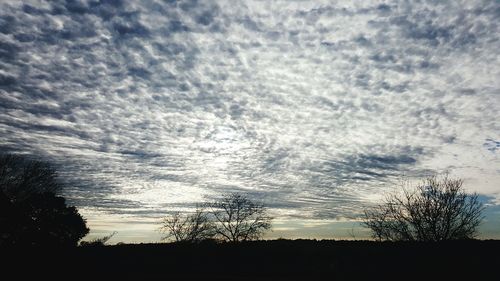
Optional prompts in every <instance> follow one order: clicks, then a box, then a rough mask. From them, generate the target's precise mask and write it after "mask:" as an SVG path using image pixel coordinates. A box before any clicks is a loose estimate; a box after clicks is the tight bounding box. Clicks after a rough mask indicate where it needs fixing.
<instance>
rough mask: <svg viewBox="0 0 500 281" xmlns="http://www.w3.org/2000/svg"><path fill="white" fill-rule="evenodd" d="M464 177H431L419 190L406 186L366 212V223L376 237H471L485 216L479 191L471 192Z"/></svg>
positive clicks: (426, 239) (389, 238)
mask: <svg viewBox="0 0 500 281" xmlns="http://www.w3.org/2000/svg"><path fill="white" fill-rule="evenodd" d="M462 185H463V180H461V179H450V178H448V177H446V176H445V177H442V178H438V177H430V178H427V179H425V180H424V181H423V182H422V183H421V184H419V185H418V186H417V187H416V188H415V189H408V188H403V192H402V193H401V194H393V195H390V196H388V197H387V198H386V200H385V202H384V203H383V204H381V205H378V206H376V207H375V208H373V209H371V210H366V211H365V219H364V222H363V224H364V226H366V227H368V228H369V229H371V231H372V235H373V237H374V238H376V239H378V240H390V241H443V240H456V239H471V238H474V237H476V235H477V228H478V226H479V224H480V223H481V220H482V219H483V216H482V211H483V209H484V208H483V205H482V204H481V202H480V201H479V199H478V196H477V194H475V193H474V194H468V193H466V192H465V191H464V190H463V188H462Z"/></svg>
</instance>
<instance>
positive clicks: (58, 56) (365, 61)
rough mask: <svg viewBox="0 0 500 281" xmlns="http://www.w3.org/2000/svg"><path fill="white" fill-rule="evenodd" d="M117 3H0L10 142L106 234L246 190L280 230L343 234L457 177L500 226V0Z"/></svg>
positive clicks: (2, 106)
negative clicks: (431, 184) (394, 197)
mask: <svg viewBox="0 0 500 281" xmlns="http://www.w3.org/2000/svg"><path fill="white" fill-rule="evenodd" d="M103 2H104V3H101V2H100V1H97V0H88V1H85V0H82V1H69V0H68V1H63V0H61V1H34V0H33V1H2V3H1V4H0V136H1V138H0V147H1V149H2V150H3V151H8V152H22V153H31V154H34V155H38V156H40V157H42V158H44V159H47V160H49V161H52V162H54V163H56V164H57V165H58V169H59V170H60V172H61V177H62V179H63V180H64V181H66V182H67V185H68V188H67V189H66V190H65V195H66V197H68V198H69V200H70V202H72V203H73V204H76V205H77V206H78V208H79V209H80V210H81V212H82V213H83V214H84V215H85V216H86V217H87V219H88V222H89V224H90V226H91V228H92V230H93V233H94V235H97V234H101V233H108V234H109V233H111V232H113V231H114V230H116V231H118V234H117V235H116V237H115V238H114V239H116V240H117V241H119V240H122V241H152V240H155V239H157V238H158V233H156V232H155V231H154V229H155V228H156V227H157V225H155V222H157V221H158V219H159V218H160V217H161V216H162V215H164V214H166V213H167V212H170V211H173V210H190V209H191V208H193V207H194V206H195V204H196V203H199V202H202V201H205V200H212V199H213V198H217V197H219V196H220V195H223V194H226V193H228V192H244V193H246V194H248V195H249V196H250V197H251V198H253V199H255V200H258V201H262V202H264V203H265V204H267V205H268V206H269V207H270V208H271V211H272V212H273V214H274V215H275V216H276V217H277V221H276V224H275V227H276V232H274V233H271V234H270V235H271V236H273V237H275V236H276V237H279V236H284V237H321V238H324V237H328V233H331V237H340V236H344V237H345V236H347V234H345V235H344V234H342V233H344V232H345V231H344V230H345V229H351V228H352V225H353V222H352V221H353V220H356V219H357V218H359V216H360V214H362V210H363V208H365V207H366V206H369V205H370V204H372V203H373V202H376V200H377V198H381V196H383V194H385V193H386V192H388V191H390V190H393V189H394V188H397V181H398V179H399V178H400V177H402V176H407V177H410V178H418V177H422V176H426V175H430V174H433V173H443V172H449V173H450V174H451V175H456V176H460V177H462V178H463V179H464V180H465V186H466V188H467V189H468V190H469V191H476V192H478V193H480V194H481V198H482V199H483V200H484V202H485V203H487V204H488V209H487V212H486V214H487V219H486V221H485V223H484V225H483V226H482V229H483V230H484V231H483V233H485V234H484V237H500V229H499V227H500V224H499V223H498V222H499V218H500V158H499V153H500V122H498V112H500V99H499V95H500V80H499V79H498V78H499V77H500V68H499V67H498V66H499V65H500V39H499V37H498V34H500V30H499V24H498V18H499V16H500V3H499V2H498V1H408V2H402V1H229V0H228V1H194V0H189V1H153V0H151V1H123V3H121V1H110V2H107V1H103ZM413 2H415V3H413ZM318 221H319V222H322V223H316V222H318ZM315 223H316V224H315ZM329 231H330V232H329ZM356 231H358V232H359V233H361V234H360V235H362V233H363V230H361V229H358V230H356Z"/></svg>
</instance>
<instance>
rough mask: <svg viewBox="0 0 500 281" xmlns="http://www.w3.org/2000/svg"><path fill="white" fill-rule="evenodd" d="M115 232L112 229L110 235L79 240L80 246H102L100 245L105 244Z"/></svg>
mask: <svg viewBox="0 0 500 281" xmlns="http://www.w3.org/2000/svg"><path fill="white" fill-rule="evenodd" d="M117 233H118V232H116V231H113V233H111V234H110V235H106V236H103V237H98V238H94V239H92V240H89V241H81V242H80V246H83V247H102V246H105V245H106V243H107V242H108V241H109V240H110V239H111V238H113V236H115V235H116V234H117Z"/></svg>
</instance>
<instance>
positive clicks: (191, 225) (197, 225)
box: [160, 208, 215, 242]
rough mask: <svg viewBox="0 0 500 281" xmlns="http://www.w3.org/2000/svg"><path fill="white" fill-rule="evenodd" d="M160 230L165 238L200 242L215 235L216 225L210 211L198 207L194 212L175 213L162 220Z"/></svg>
mask: <svg viewBox="0 0 500 281" xmlns="http://www.w3.org/2000/svg"><path fill="white" fill-rule="evenodd" d="M160 232H162V233H165V234H166V235H165V236H164V237H163V239H164V240H166V239H171V238H173V239H174V240H175V241H176V242H200V241H203V240H207V239H212V238H213V237H214V236H215V225H214V224H213V222H212V221H211V220H210V218H209V216H208V213H206V212H205V211H204V210H203V209H200V208H197V209H196V211H195V212H194V213H193V214H189V215H184V216H183V215H181V214H180V213H173V214H171V215H168V216H166V217H165V218H164V219H163V221H162V226H161V227H160Z"/></svg>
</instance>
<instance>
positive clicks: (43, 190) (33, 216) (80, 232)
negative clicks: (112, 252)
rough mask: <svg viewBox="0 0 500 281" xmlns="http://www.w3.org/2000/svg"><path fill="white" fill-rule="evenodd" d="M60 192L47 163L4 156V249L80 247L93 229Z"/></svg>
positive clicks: (0, 229) (0, 233)
mask: <svg viewBox="0 0 500 281" xmlns="http://www.w3.org/2000/svg"><path fill="white" fill-rule="evenodd" d="M60 188H61V185H60V183H59V182H58V181H57V174H56V172H55V170H54V169H53V168H52V167H51V166H50V165H49V164H47V163H46V162H42V161H35V160H29V159H27V158H24V157H22V156H18V155H0V246H45V245H59V246H76V245H77V242H78V241H79V240H80V239H81V238H83V237H84V236H85V235H86V234H87V233H88V231H89V229H88V228H87V227H86V224H85V220H84V219H83V218H82V217H81V215H80V214H79V213H78V211H77V209H76V208H75V207H70V206H67V205H66V201H65V199H64V198H63V197H61V196H58V195H57V194H56V192H58V191H59V190H60Z"/></svg>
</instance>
